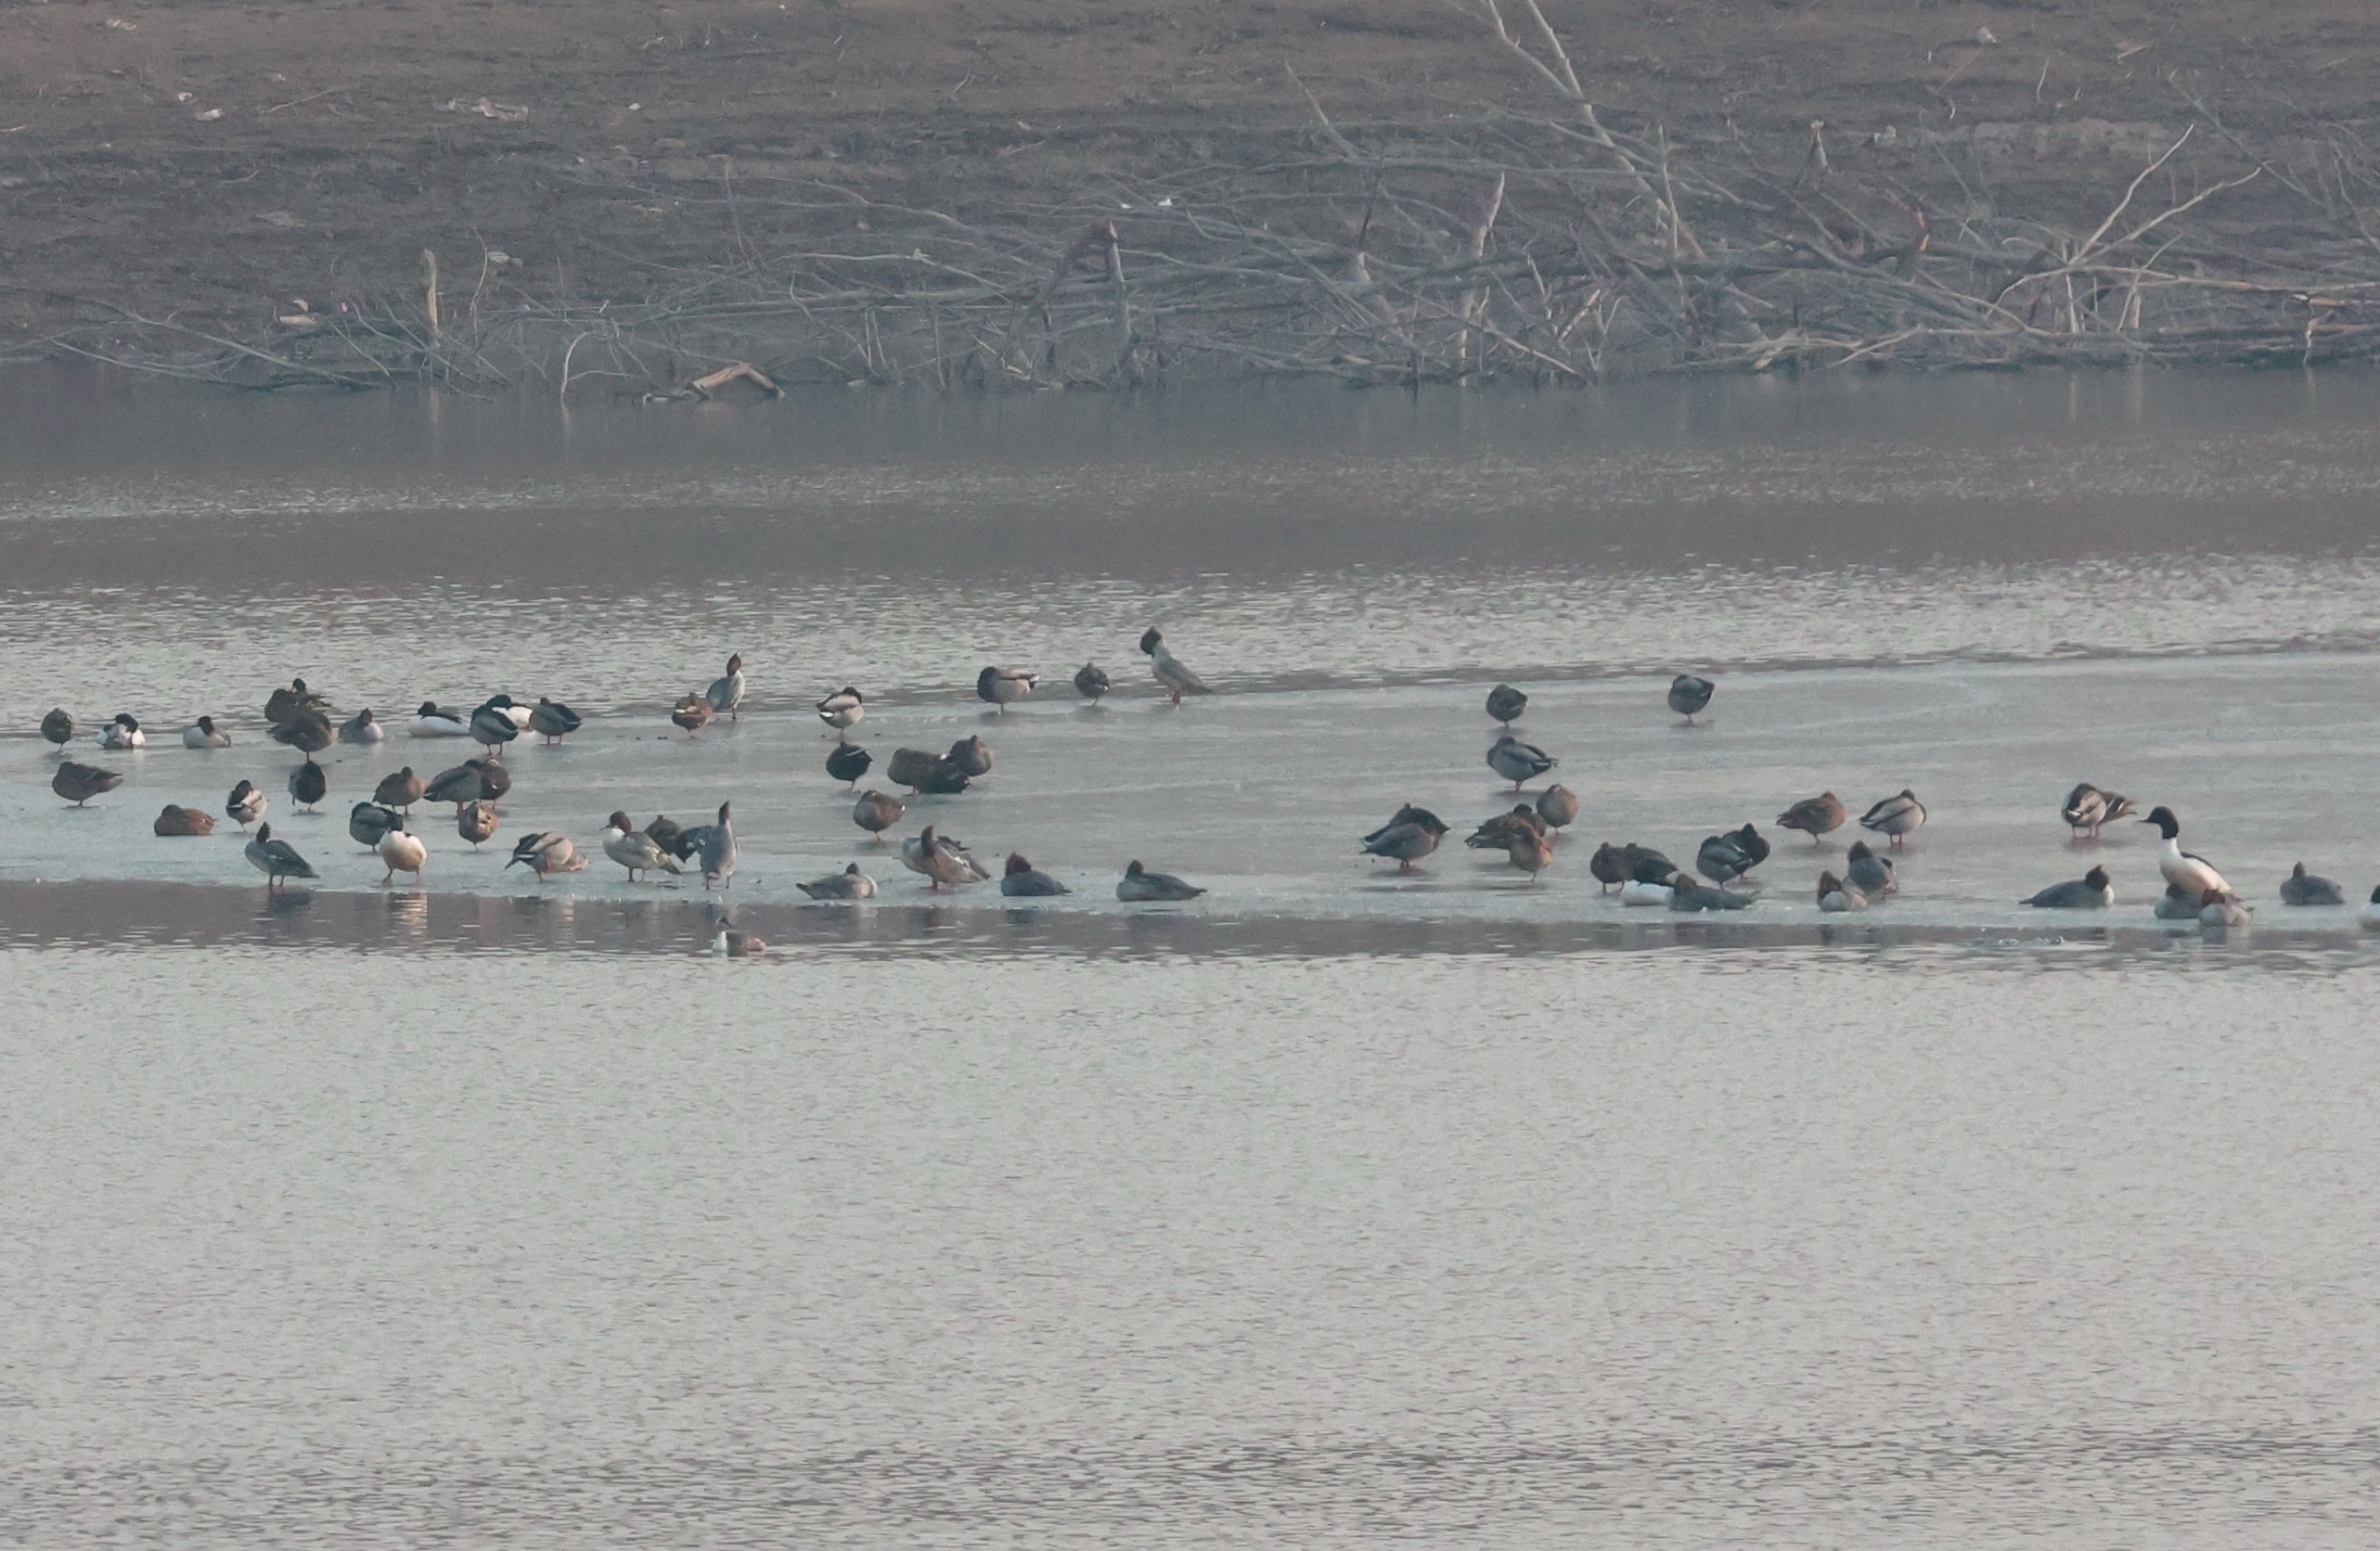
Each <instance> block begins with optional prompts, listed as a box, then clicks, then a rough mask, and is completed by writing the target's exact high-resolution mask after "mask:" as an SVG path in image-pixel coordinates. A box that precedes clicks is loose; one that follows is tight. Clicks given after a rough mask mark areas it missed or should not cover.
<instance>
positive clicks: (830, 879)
mask: <svg viewBox="0 0 2380 1551" xmlns="http://www.w3.org/2000/svg"><path fill="white" fill-rule="evenodd" d="M793 887H795V888H796V889H799V890H801V891H802V892H804V893H805V894H807V895H809V896H810V897H811V898H812V899H814V900H872V899H874V898H875V897H876V880H875V879H874V878H870V877H868V875H867V874H866V873H864V872H861V871H860V870H859V864H858V863H856V862H854V863H853V864H852V865H849V866H847V867H845V868H843V871H841V872H839V873H829V874H827V876H826V877H824V878H813V879H812V880H811V881H809V882H807V883H796V884H795V885H793Z"/></svg>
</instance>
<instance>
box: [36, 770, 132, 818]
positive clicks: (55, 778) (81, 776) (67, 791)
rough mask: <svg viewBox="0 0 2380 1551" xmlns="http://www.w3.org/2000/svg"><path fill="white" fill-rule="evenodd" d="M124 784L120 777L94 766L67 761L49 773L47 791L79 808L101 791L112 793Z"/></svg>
mask: <svg viewBox="0 0 2380 1551" xmlns="http://www.w3.org/2000/svg"><path fill="white" fill-rule="evenodd" d="M123 784H124V778H123V776H122V775H120V774H118V773H117V772H115V771H112V770H103V769H101V768H100V767H99V766H97V765H96V764H84V763H81V762H80V761H76V760H69V761H67V762H66V763H64V764H61V765H59V766H58V769H57V770H55V771H54V772H52V773H51V775H50V778H49V789H50V790H52V791H54V792H56V793H58V796H60V797H63V798H65V799H66V800H67V801H69V802H71V803H73V804H74V805H75V806H76V807H78V808H80V807H82V806H84V804H85V803H87V802H89V801H91V800H92V799H93V798H95V797H96V796H98V795H99V794H100V793H101V792H103V791H113V790H115V789H116V788H118V787H120V786H122V785H123Z"/></svg>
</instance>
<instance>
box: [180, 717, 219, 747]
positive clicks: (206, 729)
mask: <svg viewBox="0 0 2380 1551" xmlns="http://www.w3.org/2000/svg"><path fill="white" fill-rule="evenodd" d="M182 747H183V748H185V749H228V748H230V747H231V735H230V734H229V733H227V732H225V731H224V730H223V729H222V728H220V727H218V726H216V725H215V719H214V718H213V717H212V716H201V717H199V719H198V721H196V722H194V723H192V724H190V725H189V726H187V727H185V728H183V729H182Z"/></svg>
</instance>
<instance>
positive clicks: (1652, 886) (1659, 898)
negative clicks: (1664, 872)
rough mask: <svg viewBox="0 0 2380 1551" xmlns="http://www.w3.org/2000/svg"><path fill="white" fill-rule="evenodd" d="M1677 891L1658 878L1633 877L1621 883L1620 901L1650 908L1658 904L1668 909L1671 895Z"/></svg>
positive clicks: (1631, 905)
mask: <svg viewBox="0 0 2380 1551" xmlns="http://www.w3.org/2000/svg"><path fill="white" fill-rule="evenodd" d="M1671 876H1672V877H1677V876H1679V875H1678V874H1672V875H1671ZM1676 892H1677V890H1675V889H1673V888H1671V887H1670V886H1669V885H1668V884H1667V883H1665V882H1663V881H1661V880H1660V879H1658V878H1629V879H1628V880H1627V882H1625V883H1623V884H1621V885H1620V903H1621V904H1625V905H1628V906H1630V907H1634V908H1650V907H1652V906H1654V905H1658V906H1660V907H1661V908H1662V909H1664V910H1666V909H1667V908H1668V907H1669V900H1670V897H1671V896H1672V895H1674V894H1675V893H1676Z"/></svg>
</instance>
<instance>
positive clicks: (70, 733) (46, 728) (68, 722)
mask: <svg viewBox="0 0 2380 1551" xmlns="http://www.w3.org/2000/svg"><path fill="white" fill-rule="evenodd" d="M42 737H45V738H47V739H49V740H50V742H52V743H54V744H56V745H57V746H58V752H59V753H61V754H63V753H64V752H66V746H67V745H68V744H69V743H71V742H73V741H74V717H73V714H72V713H71V712H70V711H68V710H67V709H66V708H65V707H64V706H53V707H52V708H51V709H50V713H49V714H48V715H47V716H45V717H43V718H42Z"/></svg>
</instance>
